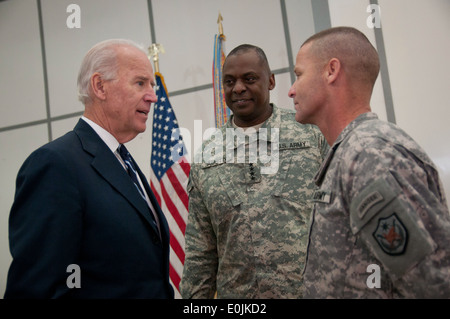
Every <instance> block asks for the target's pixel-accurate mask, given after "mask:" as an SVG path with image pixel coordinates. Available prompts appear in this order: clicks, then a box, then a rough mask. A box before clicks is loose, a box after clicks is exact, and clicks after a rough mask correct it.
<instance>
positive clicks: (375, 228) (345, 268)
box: [304, 113, 450, 298]
mask: <svg viewBox="0 0 450 319" xmlns="http://www.w3.org/2000/svg"><path fill="white" fill-rule="evenodd" d="M316 184H317V185H319V187H320V189H319V190H318V191H316V192H315V194H314V200H315V201H316V203H315V206H314V211H313V214H312V218H311V223H310V227H311V228H310V235H309V243H308V253H307V263H306V267H305V271H304V281H305V282H304V288H305V293H304V297H306V298H433V297H447V298H448V297H450V215H449V212H448V208H447V204H446V200H445V195H444V190H443V188H442V184H441V182H440V180H439V177H438V172H437V171H436V168H435V167H434V165H433V163H432V162H431V160H430V159H429V158H428V156H427V155H426V154H425V152H424V151H423V150H422V149H421V148H420V147H419V146H418V145H417V143H416V142H414V141H413V140H412V139H411V138H410V137H409V136H408V135H407V134H406V133H404V132H403V131H402V130H401V129H399V128H398V127H396V126H395V125H393V124H390V123H386V122H384V121H380V120H378V117H377V116H376V114H374V113H366V114H362V115H360V116H359V117H358V118H357V119H356V120H354V121H353V122H351V123H350V124H349V125H348V126H347V127H346V128H345V129H344V130H343V131H342V132H341V134H340V135H339V137H338V139H337V140H336V142H335V143H334V145H333V146H332V148H331V149H330V151H329V153H328V155H327V158H326V159H325V160H324V163H323V164H322V167H321V169H320V171H319V172H318V174H317V175H316ZM369 265H377V266H376V267H379V268H378V270H379V271H378V274H379V275H380V276H379V279H380V280H379V283H380V288H377V287H376V286H375V287H373V284H374V283H376V277H373V275H376V272H375V271H374V270H375V269H374V268H371V267H372V266H370V267H369ZM370 287H372V288H370Z"/></svg>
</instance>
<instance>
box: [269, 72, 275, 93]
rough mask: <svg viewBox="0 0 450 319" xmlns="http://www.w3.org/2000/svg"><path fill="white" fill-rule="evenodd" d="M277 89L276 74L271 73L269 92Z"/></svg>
mask: <svg viewBox="0 0 450 319" xmlns="http://www.w3.org/2000/svg"><path fill="white" fill-rule="evenodd" d="M274 88H275V74H273V73H271V74H270V77H269V91H271V90H273V89H274Z"/></svg>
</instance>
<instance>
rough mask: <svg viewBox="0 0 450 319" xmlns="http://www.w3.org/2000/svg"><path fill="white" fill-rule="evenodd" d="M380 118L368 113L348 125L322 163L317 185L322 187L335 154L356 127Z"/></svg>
mask: <svg viewBox="0 0 450 319" xmlns="http://www.w3.org/2000/svg"><path fill="white" fill-rule="evenodd" d="M376 119H378V116H377V115H376V114H375V113H373V112H367V113H363V114H361V115H359V116H358V117H357V118H356V119H354V120H353V121H352V122H350V124H348V125H347V126H346V127H345V128H344V129H343V130H342V132H341V133H340V134H339V136H338V138H337V139H336V141H335V142H334V144H333V146H332V147H331V148H330V149H329V151H328V154H327V156H326V158H325V160H324V161H323V162H322V165H321V166H320V169H319V171H318V172H317V174H316V176H315V177H314V182H315V183H316V185H318V186H320V185H321V184H322V182H323V179H324V178H325V175H326V172H327V170H328V167H329V166H330V163H331V160H332V159H333V156H334V153H335V152H336V150H337V149H338V147H339V145H341V143H342V141H343V140H344V139H345V138H346V137H347V136H348V135H349V134H350V132H351V131H353V130H354V129H355V128H356V127H358V126H359V125H360V124H362V123H363V122H365V121H369V120H376Z"/></svg>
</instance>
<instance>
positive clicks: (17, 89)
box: [0, 0, 450, 297]
mask: <svg viewBox="0 0 450 319" xmlns="http://www.w3.org/2000/svg"><path fill="white" fill-rule="evenodd" d="M314 1H316V2H315V3H317V1H318V0H285V1H283V0H281V1H280V0H226V1H225V0H214V1H213V0H189V1H186V0H153V1H151V3H152V13H153V21H154V30H151V27H150V15H149V10H148V5H147V0H133V1H131V2H130V1H128V0H43V1H41V3H42V6H41V8H42V21H43V35H44V37H43V41H44V42H43V44H44V48H45V62H46V66H47V67H46V73H44V65H43V55H42V50H41V40H42V39H41V35H40V31H39V15H38V6H37V3H38V2H37V1H32V0H6V1H3V2H0V47H1V48H0V96H1V101H2V102H1V103H2V104H1V105H0V149H1V150H2V151H1V153H0V164H1V165H0V176H1V178H0V297H2V296H3V294H4V289H5V285H6V274H7V270H8V267H9V264H10V262H11V256H10V253H9V249H8V237H7V234H8V215H9V209H10V207H11V204H12V202H13V197H14V184H15V178H16V174H17V171H18V169H19V167H20V165H21V164H22V162H23V161H24V160H25V158H26V157H27V156H28V155H29V154H30V153H31V152H32V151H33V150H34V149H36V148H37V147H39V146H40V145H42V144H44V143H46V142H48V140H49V133H48V132H49V128H50V129H51V134H52V138H53V139H55V138H57V137H58V136H61V135H62V134H64V133H65V132H67V131H69V130H71V129H72V128H73V126H74V125H75V124H76V122H77V121H78V118H79V114H80V112H82V110H83V106H82V105H81V104H80V103H79V102H78V101H77V97H76V76H77V72H78V67H79V64H80V62H81V59H82V58H83V56H84V54H85V52H86V51H87V50H88V49H89V48H90V47H91V46H92V45H93V44H95V43H96V42H99V41H101V40H104V39H107V38H120V37H124V38H130V39H132V40H135V41H137V42H140V43H142V44H144V45H145V46H148V45H150V44H151V43H152V42H154V39H152V38H151V37H152V36H151V34H152V31H153V33H154V34H155V37H156V42H158V43H162V44H163V45H164V47H165V49H166V53H165V54H163V55H161V56H160V71H161V73H162V74H163V75H164V78H165V81H166V84H167V87H168V90H169V94H170V93H171V92H175V94H174V95H173V96H172V97H171V98H170V100H171V103H172V105H173V107H174V109H175V113H176V115H177V117H178V121H179V123H180V126H181V127H184V128H187V129H189V130H190V131H191V132H193V127H194V120H202V121H203V122H202V126H203V130H205V129H206V128H208V127H212V126H213V125H214V124H213V123H214V115H213V108H214V102H213V95H212V88H207V89H201V90H196V89H195V88H196V87H199V86H200V87H202V86H204V85H210V84H211V83H212V75H211V72H212V71H211V68H212V56H213V41H214V34H215V33H217V30H218V28H217V24H216V20H217V16H218V12H219V11H220V12H221V14H222V16H223V18H224V21H223V26H224V31H225V35H226V37H227V41H226V42H225V51H226V52H229V51H230V50H231V49H232V48H234V47H235V46H237V45H239V44H241V43H252V44H256V45H258V46H260V47H262V48H263V49H264V50H265V52H266V54H267V56H268V59H269V63H270V65H271V68H272V69H273V70H277V71H278V72H277V75H276V82H277V86H276V88H275V90H274V91H272V94H271V99H272V101H273V102H274V103H276V104H277V105H278V106H280V107H285V108H293V106H292V102H291V100H290V99H289V98H288V96H287V92H288V90H289V87H290V86H291V74H290V73H289V71H288V70H290V68H291V67H292V64H293V63H294V60H295V55H296V53H297V50H298V48H299V46H300V44H301V43H302V42H303V41H304V40H305V39H306V38H307V37H308V36H310V35H312V34H313V33H314V31H315V30H314V25H315V24H314V20H316V22H317V19H325V20H326V19H328V16H330V17H331V25H332V26H337V25H351V26H355V27H357V28H358V29H360V30H361V31H363V32H364V33H365V34H366V35H367V36H368V37H369V39H370V40H371V41H372V43H374V44H375V36H374V31H373V30H372V29H369V28H368V27H367V25H366V19H367V17H368V15H369V13H367V12H366V7H367V5H368V3H369V1H368V0H367V1H366V0H365V1H362V0H329V11H330V12H319V13H317V12H316V14H315V15H314V16H313V13H312V12H313V10H312V6H313V5H315V3H314ZM71 3H76V4H78V5H79V6H80V8H81V28H80V29H69V28H67V26H66V19H67V17H68V15H69V13H67V12H66V8H67V6H68V5H69V4H71ZM131 3H132V5H131ZM282 3H285V5H286V12H287V21H283V15H282ZM425 3H426V4H425ZM379 4H380V6H381V9H382V32H383V35H384V39H385V48H386V54H387V57H386V58H387V61H388V68H389V76H390V81H391V86H392V95H393V102H394V110H395V115H396V118H397V123H398V124H399V125H400V126H401V127H402V128H404V129H405V130H406V131H407V132H408V133H409V134H411V135H412V136H413V137H414V138H415V139H416V140H417V141H418V142H419V143H420V144H421V145H422V146H423V147H424V148H425V149H426V150H427V152H428V153H429V154H430V156H431V157H432V159H433V160H434V161H435V162H436V164H437V165H438V167H439V170H440V172H441V174H442V179H443V181H444V184H445V188H446V190H447V197H448V198H450V193H449V190H450V164H449V163H450V158H449V157H450V147H449V143H448V142H447V141H446V138H447V137H448V136H450V129H449V128H448V126H446V125H445V122H444V121H446V119H448V118H450V116H449V115H450V111H449V110H448V109H446V108H445V104H444V103H445V102H446V101H447V100H448V99H447V95H448V93H447V92H448V83H450V81H449V80H450V78H449V77H450V65H449V64H448V63H447V64H446V63H445V58H446V57H448V56H449V50H450V37H449V34H448V33H449V30H450V28H449V27H450V25H449V24H450V21H449V20H448V17H449V16H450V2H449V1H448V0H428V1H423V0H415V1H413V0H396V1H392V0H391V1H387V0H380V1H379ZM237 8H238V9H237ZM286 26H287V27H288V28H289V33H286V28H285V27H286ZM286 38H290V42H291V47H292V50H291V52H287V47H288V46H287V43H286ZM289 55H290V56H292V57H293V60H290V59H289ZM45 74H46V75H47V80H46V79H45V76H44V75H45ZM46 88H48V101H47V99H46V94H45V92H46ZM186 89H192V92H191V93H185V94H181V93H179V92H181V91H180V90H186ZM177 92H178V94H177ZM372 106H373V109H374V110H375V111H376V112H377V113H378V114H379V115H380V117H381V118H383V119H386V111H385V104H384V94H383V88H382V85H381V79H380V78H379V79H378V81H377V85H376V88H375V92H374V96H373V99H372ZM47 123H50V126H48V125H47ZM148 127H149V128H150V127H151V125H149V126H148ZM150 145H151V131H150V129H148V130H147V131H146V132H145V133H143V134H141V135H139V136H138V137H137V138H136V139H135V140H133V141H132V142H130V143H129V149H130V151H131V152H132V154H133V156H134V157H135V159H136V160H137V162H138V163H139V165H140V167H141V168H142V170H143V171H144V172H145V173H147V174H149V170H150V165H149V161H150Z"/></svg>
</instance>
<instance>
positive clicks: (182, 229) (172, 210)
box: [160, 183, 186, 235]
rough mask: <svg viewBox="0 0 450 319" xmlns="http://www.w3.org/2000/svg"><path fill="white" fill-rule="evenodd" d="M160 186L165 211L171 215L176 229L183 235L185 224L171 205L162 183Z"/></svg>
mask: <svg viewBox="0 0 450 319" xmlns="http://www.w3.org/2000/svg"><path fill="white" fill-rule="evenodd" d="M160 185H161V195H162V197H163V199H164V202H165V203H166V206H167V209H168V210H169V212H170V213H171V214H172V216H173V219H175V221H176V223H177V224H178V227H180V229H181V232H182V233H183V235H184V234H185V231H186V223H185V222H184V220H183V218H182V217H181V216H180V213H179V212H178V209H177V207H176V206H175V205H174V204H173V202H172V200H171V198H170V196H169V194H167V191H166V188H165V186H164V183H161V184H160Z"/></svg>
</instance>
